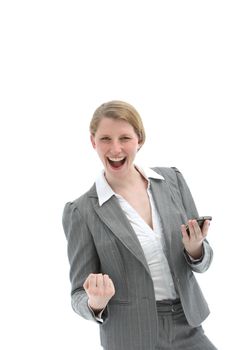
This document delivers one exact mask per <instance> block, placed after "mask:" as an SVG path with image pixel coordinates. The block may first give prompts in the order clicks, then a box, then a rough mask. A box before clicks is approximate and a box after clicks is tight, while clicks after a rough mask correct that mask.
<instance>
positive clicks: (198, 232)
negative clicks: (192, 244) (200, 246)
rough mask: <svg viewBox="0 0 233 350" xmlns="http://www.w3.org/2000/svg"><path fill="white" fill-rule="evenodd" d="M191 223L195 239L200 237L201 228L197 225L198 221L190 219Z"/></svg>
mask: <svg viewBox="0 0 233 350" xmlns="http://www.w3.org/2000/svg"><path fill="white" fill-rule="evenodd" d="M192 224H193V228H194V232H195V235H196V238H197V239H202V238H203V237H202V232H201V229H200V226H199V225H198V222H197V220H192Z"/></svg>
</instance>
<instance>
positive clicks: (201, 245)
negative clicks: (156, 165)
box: [173, 168, 213, 272]
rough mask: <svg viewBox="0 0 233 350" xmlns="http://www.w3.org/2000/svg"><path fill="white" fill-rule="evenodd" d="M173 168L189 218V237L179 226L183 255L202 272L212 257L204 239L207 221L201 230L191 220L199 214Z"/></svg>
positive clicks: (186, 188)
mask: <svg viewBox="0 0 233 350" xmlns="http://www.w3.org/2000/svg"><path fill="white" fill-rule="evenodd" d="M173 169H174V170H175V172H176V176H177V182H178V186H179V189H180V194H181V198H182V203H183V206H184V209H185V211H186V214H187V217H188V218H189V219H190V220H189V229H190V237H189V236H188V234H187V232H186V230H185V226H184V225H182V226H181V232H182V235H183V244H184V248H185V249H184V256H185V259H186V261H187V263H188V264H189V265H190V267H191V268H192V270H193V271H195V272H204V271H206V270H207V269H208V268H209V266H210V264H211V261H212V258H213V251H212V248H211V247H210V245H209V243H208V241H207V240H206V236H207V233H208V228H209V222H208V221H206V222H205V224H204V226H203V229H202V231H201V230H200V228H199V226H198V224H197V222H196V220H191V219H194V218H197V217H198V216H199V215H198V211H197V208H196V205H195V202H194V200H193V197H192V194H191V192H190V190H189V187H188V185H187V183H186V181H185V179H184V177H183V175H182V174H181V173H180V171H179V170H178V169H177V168H173Z"/></svg>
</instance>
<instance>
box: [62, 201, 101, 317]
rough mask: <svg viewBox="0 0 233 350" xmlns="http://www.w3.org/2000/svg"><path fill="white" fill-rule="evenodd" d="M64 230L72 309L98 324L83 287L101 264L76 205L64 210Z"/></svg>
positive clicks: (72, 204) (68, 204)
mask: <svg viewBox="0 0 233 350" xmlns="http://www.w3.org/2000/svg"><path fill="white" fill-rule="evenodd" d="M63 228H64V231H65V235H66V238H67V243H68V258H69V262H70V281H71V286H72V290H71V304H72V307H73V309H74V311H75V312H77V313H78V314H79V315H80V316H82V317H84V318H85V319H88V320H93V321H95V322H98V320H97V319H96V315H95V313H94V312H93V311H92V310H91V308H90V307H89V305H88V295H87V293H86V291H85V289H84V287H83V285H84V282H85V281H86V279H87V277H88V276H89V275H90V274H93V273H94V274H95V273H98V272H99V271H100V263H99V258H98V254H97V251H96V249H95V245H94V242H93V239H92V236H91V233H90V231H89V229H88V226H87V224H86V222H85V221H84V219H83V218H82V216H81V214H80V212H79V210H78V208H77V206H76V204H75V203H67V204H66V206H65V208H64V212H63ZM102 318H103V321H104V320H105V319H106V318H107V308H106V309H105V310H104V312H103V314H102Z"/></svg>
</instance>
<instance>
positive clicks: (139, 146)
mask: <svg viewBox="0 0 233 350" xmlns="http://www.w3.org/2000/svg"><path fill="white" fill-rule="evenodd" d="M141 147H142V143H141V142H140V143H139V142H138V150H137V151H139V150H140V148H141Z"/></svg>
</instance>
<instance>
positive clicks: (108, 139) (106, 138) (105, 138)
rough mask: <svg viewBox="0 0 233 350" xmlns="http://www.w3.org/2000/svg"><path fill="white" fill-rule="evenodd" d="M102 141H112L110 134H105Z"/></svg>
mask: <svg viewBox="0 0 233 350" xmlns="http://www.w3.org/2000/svg"><path fill="white" fill-rule="evenodd" d="M100 140H101V141H110V137H108V136H103V137H101V138H100Z"/></svg>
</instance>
